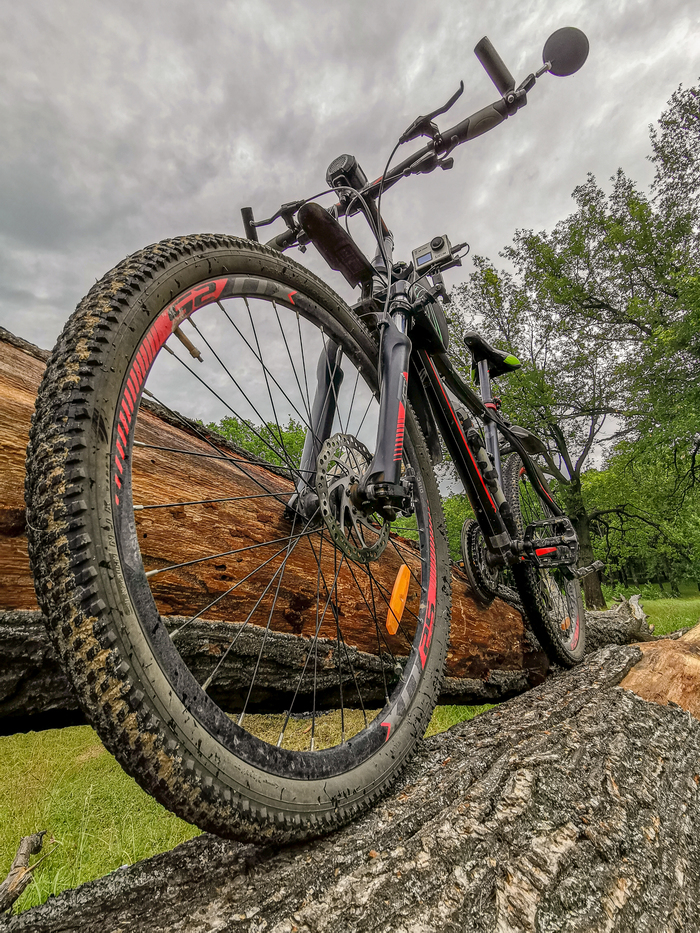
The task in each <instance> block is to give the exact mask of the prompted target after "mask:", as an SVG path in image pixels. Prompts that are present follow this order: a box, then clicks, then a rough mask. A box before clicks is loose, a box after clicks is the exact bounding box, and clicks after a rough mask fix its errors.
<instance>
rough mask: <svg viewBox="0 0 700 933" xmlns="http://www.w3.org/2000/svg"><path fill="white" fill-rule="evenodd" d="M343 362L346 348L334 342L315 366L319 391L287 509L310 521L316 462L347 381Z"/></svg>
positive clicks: (314, 504) (327, 344)
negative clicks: (341, 387) (295, 488)
mask: <svg viewBox="0 0 700 933" xmlns="http://www.w3.org/2000/svg"><path fill="white" fill-rule="evenodd" d="M342 359H343V348H342V347H341V346H340V345H339V344H337V343H336V342H335V341H334V340H330V339H328V340H326V342H325V343H324V346H323V349H322V350H321V353H320V356H319V358H318V364H317V366H316V391H315V392H314V400H313V403H312V406H311V420H310V423H309V427H308V428H307V429H306V437H305V438H304V449H303V451H302V454H301V464H300V466H299V479H298V480H297V491H296V492H295V493H294V495H293V496H292V498H291V499H290V501H289V505H288V509H291V510H295V511H297V512H301V513H302V514H303V515H305V516H306V517H307V518H310V517H311V514H312V513H313V512H315V511H316V508H317V506H318V496H317V495H316V490H315V486H316V462H317V461H318V455H319V453H320V452H321V447H322V446H323V444H324V442H325V441H327V440H328V438H329V437H330V436H331V430H332V428H333V419H334V418H335V413H336V411H337V408H338V392H339V391H340V386H341V385H342V382H343V377H344V373H343V369H342V366H341V362H342ZM307 513H309V514H307Z"/></svg>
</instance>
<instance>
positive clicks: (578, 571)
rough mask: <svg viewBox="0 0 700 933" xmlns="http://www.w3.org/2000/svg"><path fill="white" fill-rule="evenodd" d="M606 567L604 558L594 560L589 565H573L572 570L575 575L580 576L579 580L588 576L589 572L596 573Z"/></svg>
mask: <svg viewBox="0 0 700 933" xmlns="http://www.w3.org/2000/svg"><path fill="white" fill-rule="evenodd" d="M604 567H605V564H604V563H603V561H602V560H594V561H593V563H592V564H589V565H588V567H579V568H576V567H572V568H571V572H572V573H573V575H574V576H575V577H578V579H579V580H582V579H583V578H584V577H587V576H588V574H589V573H595V571H596V570H602V569H603V568H604Z"/></svg>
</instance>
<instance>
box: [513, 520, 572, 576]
mask: <svg viewBox="0 0 700 933" xmlns="http://www.w3.org/2000/svg"><path fill="white" fill-rule="evenodd" d="M542 529H546V530H547V531H548V532H549V536H548V537H546V538H538V537H535V535H536V533H537V532H538V531H539V530H542ZM523 544H524V545H525V551H526V554H527V559H529V560H530V561H531V562H532V563H533V564H535V566H536V567H561V566H567V567H572V565H574V564H575V563H576V561H577V560H578V537H577V536H576V532H575V530H574V526H573V524H572V523H571V520H570V519H569V518H567V517H566V516H565V515H562V516H559V517H558V518H550V519H547V520H546V521H539V522H531V523H530V524H529V525H528V526H527V528H526V529H525V534H524V536H523Z"/></svg>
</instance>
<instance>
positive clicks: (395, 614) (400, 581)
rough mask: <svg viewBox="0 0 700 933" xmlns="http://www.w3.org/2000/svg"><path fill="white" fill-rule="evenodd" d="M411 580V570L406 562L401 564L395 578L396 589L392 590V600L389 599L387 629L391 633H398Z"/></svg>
mask: <svg viewBox="0 0 700 933" xmlns="http://www.w3.org/2000/svg"><path fill="white" fill-rule="evenodd" d="M410 582H411V571H410V570H409V569H408V567H407V566H406V564H401V566H400V567H399V572H398V573H397V574H396V579H395V580H394V589H393V590H392V591H391V600H390V601H389V611H388V612H387V614H386V629H387V632H388V633H389V634H390V635H396V633H397V631H398V628H399V623H400V622H401V616H402V615H403V610H404V606H405V605H406V597H407V596H408V584H409V583H410Z"/></svg>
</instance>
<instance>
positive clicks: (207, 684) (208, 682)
mask: <svg viewBox="0 0 700 933" xmlns="http://www.w3.org/2000/svg"><path fill="white" fill-rule="evenodd" d="M310 521H311V520H310ZM308 525H309V522H307V523H306V525H305V526H304V529H302V534H300V535H299V537H298V538H297V540H296V541H295V542H294V544H293V545H292V547H291V548H290V549H289V550H288V553H287V555H286V556H285V558H284V560H283V561H282V563H281V564H280V566H279V567H278V568H277V570H275V572H274V573H273V575H272V577H271V578H270V582H269V583H268V584H267V586H266V587H265V589H264V590H263V591H262V593H261V594H260V596H259V597H258V599H257V601H256V603H255V605H254V606H253V608H252V609H251V610H250V612H249V613H248V616H247V617H246V620H245V622H244V623H243V624H242V625H241V627H240V628H239V629H238V632H236V635H235V637H234V639H233V640H232V642H231V644H230V645H229V646H228V648H227V649H226V651H224V653H223V655H222V656H221V658H219V661H218V663H217V665H216V667H215V668H214V670H213V671H212V672H211V674H210V675H209V676H208V677H207V679H206V680H205V681H204V683H203V684H202V689H203V690H205V691H206V690H208V689H209V687H210V686H211V683H212V681H213V680H214V678H215V677H216V675H217V673H218V671H219V670H220V668H221V665H222V664H223V663H224V661H225V660H226V658H227V657H228V655H229V653H230V651H231V650H232V649H233V647H234V646H235V644H236V642H237V641H238V639H239V638H240V637H241V634H242V632H243V630H244V629H245V628H246V627H247V625H248V623H249V622H250V620H251V619H252V618H253V615H254V614H255V611H256V609H257V608H258V606H259V605H260V603H261V602H262V601H263V599H264V598H265V596H266V595H267V593H268V592H269V590H270V587H271V586H272V584H273V583H274V582H275V577H276V576H277V574H278V573H284V568H285V566H286V563H287V560H288V558H289V556H290V555H291V554H292V553H293V551H294V549H295V548H296V546H297V544H298V543H299V541H300V540H301V538H302V537H303V531H305V530H306V528H307V527H308ZM282 550H284V548H282ZM279 553H281V552H280V551H278V552H277V554H279ZM277 554H275V555H273V558H274V557H276V556H277ZM273 558H270V559H271V560H272V559H273ZM258 569H260V568H258ZM280 579H281V578H280ZM241 582H243V581H241ZM270 618H272V616H270ZM268 625H269V622H268ZM265 637H267V632H266V634H265ZM264 647H265V645H264V642H263V645H262V646H261V651H262V649H263V648H264ZM258 661H259V659H258ZM256 671H257V667H256ZM251 689H252V682H251ZM249 696H250V693H249ZM246 703H247V700H246ZM239 725H240V722H239Z"/></svg>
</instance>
